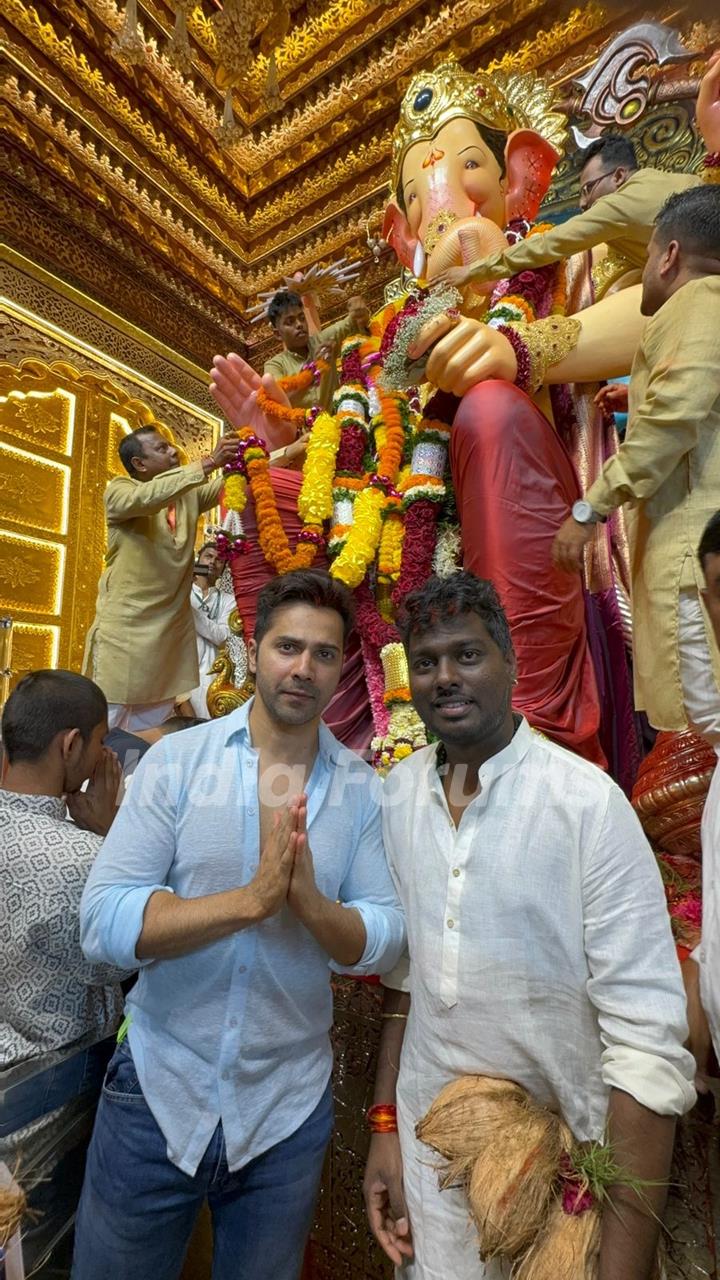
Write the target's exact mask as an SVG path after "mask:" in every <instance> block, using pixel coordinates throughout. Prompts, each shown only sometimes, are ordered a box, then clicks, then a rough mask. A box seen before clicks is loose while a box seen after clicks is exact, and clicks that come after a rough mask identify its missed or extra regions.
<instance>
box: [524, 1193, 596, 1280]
mask: <svg viewBox="0 0 720 1280" xmlns="http://www.w3.org/2000/svg"><path fill="white" fill-rule="evenodd" d="M600 1216H601V1215H600V1210H599V1209H598V1208H597V1207H594V1208H592V1209H586V1210H585V1212H584V1213H565V1210H564V1209H563V1207H562V1201H561V1200H558V1199H556V1201H555V1203H554V1205H553V1206H552V1209H551V1210H550V1213H549V1215H548V1218H547V1221H546V1224H545V1228H544V1230H543V1231H542V1233H541V1235H540V1236H539V1237H538V1239H537V1240H536V1242H535V1244H534V1245H533V1246H532V1248H531V1249H530V1250H529V1252H528V1253H527V1254H526V1255H525V1257H524V1258H523V1260H522V1262H521V1263H520V1265H519V1267H518V1268H517V1270H516V1271H514V1272H513V1280H595V1277H596V1276H597V1265H598V1257H599V1254H600Z"/></svg>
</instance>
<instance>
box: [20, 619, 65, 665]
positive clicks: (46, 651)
mask: <svg viewBox="0 0 720 1280" xmlns="http://www.w3.org/2000/svg"><path fill="white" fill-rule="evenodd" d="M59 640H60V628H59V627H43V626H37V625H35V624H33V623H30V622H20V621H18V622H15V624H14V626H13V651H12V663H13V670H14V671H16V672H24V671H42V670H44V669H45V668H46V667H56V666H57V665H58V644H59Z"/></svg>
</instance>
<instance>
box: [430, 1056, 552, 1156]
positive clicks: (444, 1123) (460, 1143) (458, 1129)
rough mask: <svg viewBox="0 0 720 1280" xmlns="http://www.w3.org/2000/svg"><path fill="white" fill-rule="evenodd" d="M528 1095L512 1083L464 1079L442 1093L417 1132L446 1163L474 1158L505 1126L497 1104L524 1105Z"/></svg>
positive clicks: (508, 1081) (486, 1079) (473, 1077)
mask: <svg viewBox="0 0 720 1280" xmlns="http://www.w3.org/2000/svg"><path fill="white" fill-rule="evenodd" d="M526 1096H527V1095H526V1093H525V1090H524V1089H522V1088H521V1087H520V1085H518V1084H515V1083H514V1082H513V1081H512V1080H494V1079H493V1078H492V1077H491V1076H461V1077H460V1079H459V1080H453V1081H452V1082H451V1083H450V1084H448V1085H446V1086H445V1088H444V1089H442V1090H441V1092H440V1093H439V1094H438V1096H437V1098H436V1099H435V1101H434V1102H433V1104H432V1106H431V1107H430V1110H429V1111H428V1112H427V1114H426V1115H425V1116H423V1119H422V1120H421V1121H420V1122H419V1124H417V1125H416V1128H415V1132H416V1134H417V1136H418V1138H419V1139H420V1141H421V1142H426V1143H427V1145H428V1146H429V1147H432V1148H433V1149H434V1150H435V1151H437V1152H438V1154H439V1155H441V1156H444V1158H445V1159H446V1160H464V1159H467V1158H470V1157H472V1158H473V1159H474V1158H475V1156H477V1155H478V1153H479V1152H480V1151H481V1150H482V1147H483V1145H484V1143H485V1142H486V1141H487V1140H488V1138H489V1137H492V1136H494V1134H495V1132H496V1130H497V1126H498V1122H499V1121H500V1122H501V1123H502V1116H501V1114H500V1113H499V1111H498V1104H499V1103H502V1104H507V1103H508V1102H515V1103H516V1104H518V1103H523V1102H524V1099H525V1098H526Z"/></svg>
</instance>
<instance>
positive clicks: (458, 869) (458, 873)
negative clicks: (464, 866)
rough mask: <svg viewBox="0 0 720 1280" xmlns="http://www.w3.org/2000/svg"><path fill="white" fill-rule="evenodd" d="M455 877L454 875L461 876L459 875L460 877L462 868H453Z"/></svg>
mask: <svg viewBox="0 0 720 1280" xmlns="http://www.w3.org/2000/svg"><path fill="white" fill-rule="evenodd" d="M453 875H454V876H459V875H460V868H459V867H453Z"/></svg>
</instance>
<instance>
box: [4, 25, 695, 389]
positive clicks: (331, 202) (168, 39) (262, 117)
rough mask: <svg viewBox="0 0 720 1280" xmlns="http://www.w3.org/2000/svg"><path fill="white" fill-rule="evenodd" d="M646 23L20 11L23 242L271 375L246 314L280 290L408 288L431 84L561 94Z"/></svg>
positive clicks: (84, 283) (17, 136)
mask: <svg viewBox="0 0 720 1280" xmlns="http://www.w3.org/2000/svg"><path fill="white" fill-rule="evenodd" d="M258 9H259V10H260V11H261V13H263V14H264V16H263V17H261V18H259V19H258V21H257V27H259V26H261V25H262V23H263V22H268V20H269V21H270V26H269V27H266V29H265V31H264V32H261V33H259V34H258V32H257V27H256V28H255V34H254V35H253V38H252V39H251V40H250V42H249V44H247V45H246V46H245V47H244V49H241V50H239V49H237V48H234V47H233V45H232V40H231V38H230V36H229V35H228V30H229V29H232V22H233V21H235V22H240V23H242V22H243V21H246V20H247V21H249V20H250V18H248V14H257V11H258ZM681 9H682V6H675V8H674V10H672V12H674V13H677V12H679V11H681ZM667 12H671V10H670V9H668V10H667ZM638 13H639V11H638V7H637V5H633V4H629V3H628V4H617V3H613V4H612V5H611V6H609V7H607V8H603V7H602V6H601V5H600V4H597V3H589V4H585V3H583V4H579V5H576V6H573V5H572V4H571V3H567V2H566V3H562V2H561V3H546V0H505V2H503V0H500V2H497V0H452V3H451V2H449V0H448V3H440V2H438V0H393V3H388V2H387V0H267V3H265V4H260V5H258V4H257V2H256V0H226V3H225V11H224V12H222V6H221V4H220V3H219V2H216V0H202V3H197V4H193V3H192V0H182V2H181V3H178V0H140V3H138V2H137V0H85V2H84V3H83V2H82V0H3V5H2V14H3V17H2V30H3V40H4V44H5V46H6V55H7V60H8V71H7V75H6V77H5V79H4V82H3V85H2V90H1V92H2V99H3V100H2V104H1V106H0V111H1V112H2V115H1V118H2V124H3V141H2V146H3V151H4V155H3V161H4V165H5V170H6V172H7V173H8V174H9V177H10V183H9V186H8V187H7V189H6V197H5V198H6V202H7V214H8V217H7V225H8V227H9V236H10V239H11V242H12V243H14V244H15V246H16V247H17V248H20V249H21V250H22V251H23V252H24V253H25V254H26V255H27V256H33V255H34V256H36V258H37V259H38V260H39V261H41V262H42V263H43V264H44V265H45V266H50V267H51V269H54V270H55V271H56V272H57V274H59V275H63V274H64V275H65V278H68V279H71V281H72V282H73V283H75V284H77V285H79V286H80V287H82V288H84V289H86V290H87V291H88V292H90V293H91V294H93V295H94V296H96V297H98V298H99V300H100V301H102V302H104V303H106V304H109V305H110V306H113V307H114V309H115V310H117V311H119V312H120V313H121V314H122V315H126V316H128V318H130V319H132V320H134V321H135V322H138V323H141V324H143V325H144V326H145V327H147V328H148V329H149V330H150V331H152V332H154V333H156V334H159V335H160V336H162V337H163V338H164V339H165V340H166V341H168V342H169V343H170V345H172V346H174V347H176V349H178V350H182V351H184V352H185V353H186V354H187V355H189V356H191V358H192V359H194V360H195V361H196V362H198V363H201V364H204V363H206V362H207V360H208V358H209V356H210V354H211V353H212V351H213V350H215V349H217V348H218V347H227V346H228V345H232V346H236V347H237V346H238V345H242V344H245V346H246V347H248V348H249V349H250V351H251V353H252V351H253V349H255V351H256V354H258V355H260V354H261V349H262V346H263V345H264V342H265V340H266V338H267V332H265V333H263V332H262V330H261V329H258V327H254V328H253V327H251V326H250V325H249V324H248V321H247V319H246V315H245V312H246V309H247V307H248V306H249V305H252V303H253V302H254V300H255V297H256V294H257V293H258V292H259V291H261V290H266V289H269V288H272V287H273V286H274V285H275V284H276V283H277V282H278V281H279V280H280V279H281V277H282V276H283V275H285V274H289V273H291V272H294V271H296V270H299V269H303V268H307V267H309V266H310V265H311V264H312V263H315V262H322V263H325V262H329V261H332V260H334V259H337V258H340V257H342V256H346V257H348V258H350V259H358V260H360V261H361V262H362V275H361V278H360V280H361V284H362V286H363V289H364V291H365V292H366V293H367V294H368V295H369V296H370V297H371V298H373V299H374V298H379V296H380V293H381V291H382V287H383V285H384V284H385V282H386V281H387V280H388V279H390V278H391V277H392V276H393V275H394V274H396V266H395V263H394V260H392V259H391V257H390V255H389V254H387V253H385V254H384V255H381V256H380V258H379V260H378V261H375V259H374V258H373V255H372V253H371V251H370V247H369V246H368V243H367V238H368V228H369V229H370V231H371V232H375V233H377V232H378V229H379V224H380V219H381V213H382V209H383V205H384V202H385V198H386V194H387V179H388V168H389V166H388V161H389V154H390V138H391V132H392V128H393V124H394V120H395V116H396V113H397V107H398V103H399V100H400V97H401V95H402V93H403V91H404V88H405V86H406V84H407V82H408V80H409V78H410V76H411V74H412V73H413V72H414V71H416V70H417V69H418V68H419V67H421V66H422V65H423V64H425V65H427V64H430V63H432V62H433V61H435V60H436V58H437V57H439V56H446V55H447V54H448V53H450V52H453V53H454V54H455V55H456V56H457V57H458V58H459V59H460V60H461V61H462V62H463V63H464V64H465V65H467V66H470V67H473V68H474V67H477V66H483V67H488V66H490V67H493V66H498V65H500V64H502V63H506V62H507V60H508V59H509V58H513V59H514V60H516V61H519V62H520V63H521V65H522V66H523V67H526V68H527V67H533V66H540V67H542V68H543V69H545V70H546V71H548V72H549V73H550V75H551V78H552V79H553V81H554V82H555V83H556V85H557V86H558V92H559V93H560V94H562V91H563V86H565V87H567V86H568V85H569V84H570V81H571V79H572V77H573V76H574V75H577V74H580V72H581V71H582V70H584V69H585V68H586V67H587V65H588V63H589V62H591V61H592V59H593V56H594V54H595V53H597V50H598V49H599V48H600V47H601V46H602V45H603V44H604V43H605V41H606V39H607V38H608V37H609V35H611V34H612V33H613V32H614V31H616V30H618V29H620V28H621V27H623V26H624V25H627V23H628V21H629V19H630V16H631V17H632V19H633V20H637V17H638ZM233 14H235V17H234V18H233ZM238 15H239V16H238ZM243 15H244V16H243ZM653 16H654V17H657V16H658V14H657V13H655V14H654V15H653ZM253 21H254V19H253ZM223 22H225V24H226V25H225V27H224V28H223V26H222V23H223ZM218 24H220V25H219V26H218ZM218 30H219V32H220V35H219V36H218ZM283 32H284V34H283ZM179 67H181V68H182V70H180V69H178V68H179ZM258 344H260V346H259V347H258Z"/></svg>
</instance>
